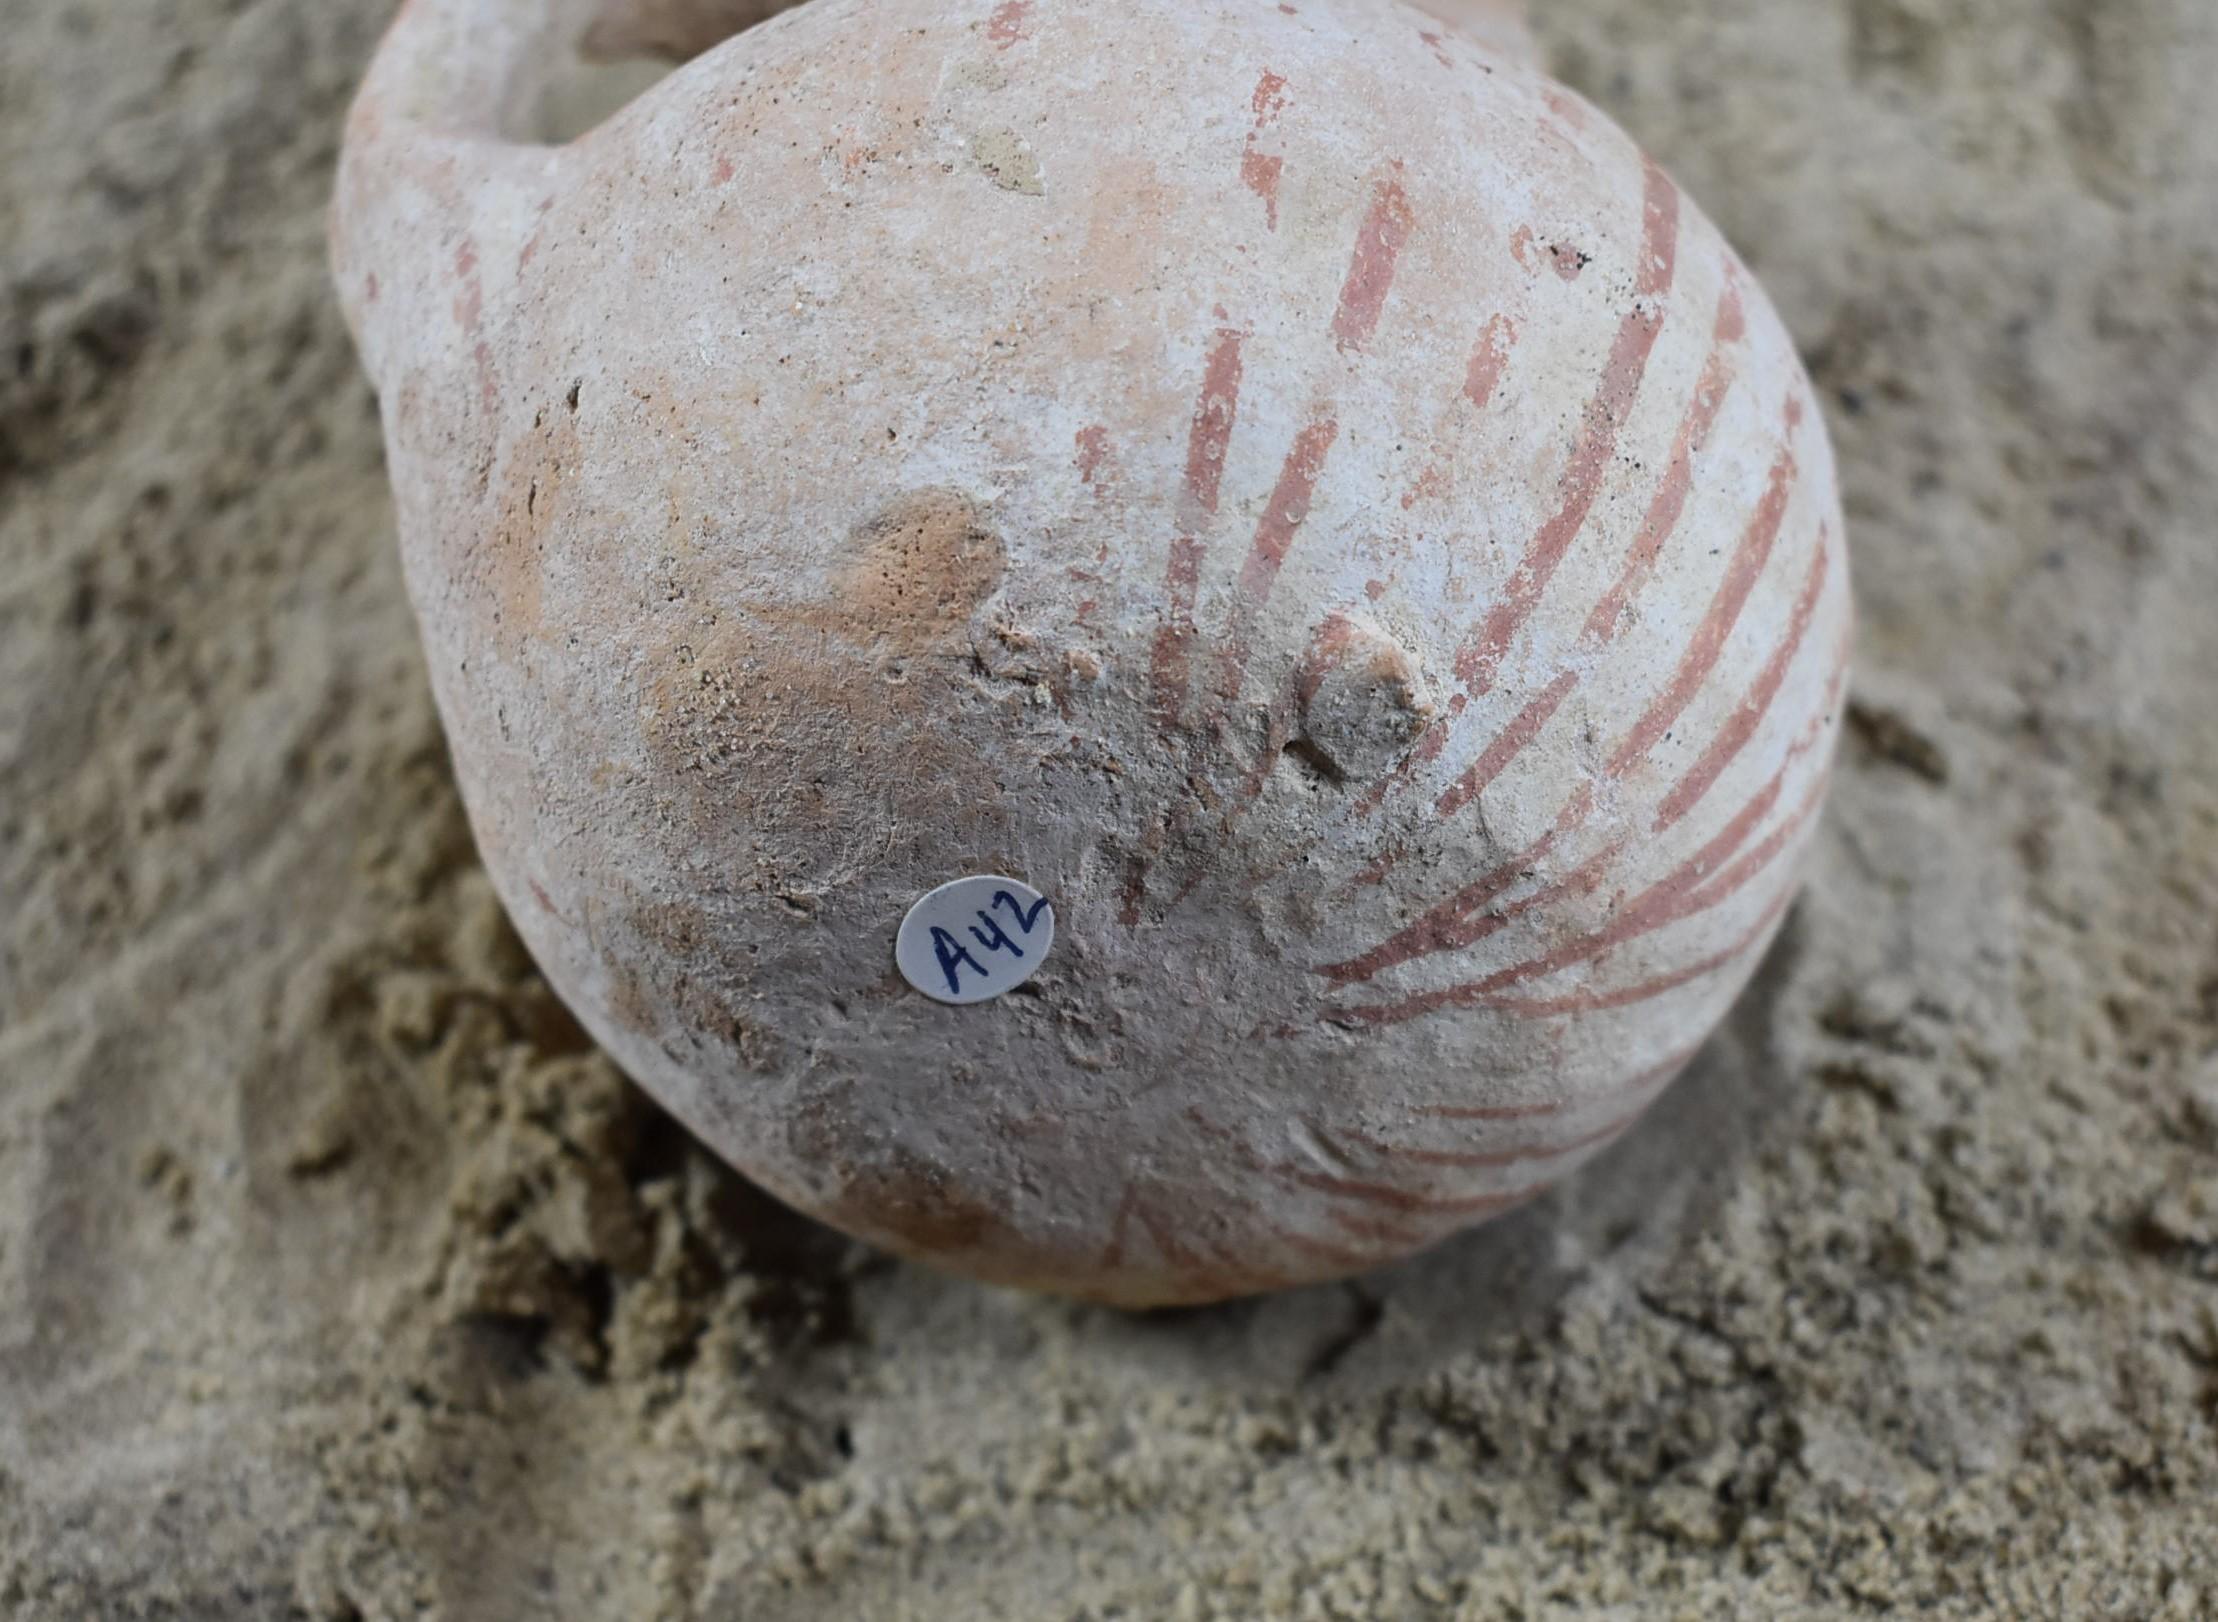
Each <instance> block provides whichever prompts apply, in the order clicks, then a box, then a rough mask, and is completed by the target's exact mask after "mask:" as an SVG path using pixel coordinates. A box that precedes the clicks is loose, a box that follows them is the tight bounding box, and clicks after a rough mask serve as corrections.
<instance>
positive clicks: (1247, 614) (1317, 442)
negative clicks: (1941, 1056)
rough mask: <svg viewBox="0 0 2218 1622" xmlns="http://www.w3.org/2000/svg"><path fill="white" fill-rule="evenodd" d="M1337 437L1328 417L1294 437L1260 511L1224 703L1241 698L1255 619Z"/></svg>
mask: <svg viewBox="0 0 2218 1622" xmlns="http://www.w3.org/2000/svg"><path fill="white" fill-rule="evenodd" d="M1339 437H1340V425H1339V423H1337V422H1335V421H1333V420H1332V419H1331V418H1329V417H1328V418H1326V419H1325V420H1324V421H1322V422H1313V423H1311V424H1310V425H1309V426H1308V427H1307V428H1304V429H1303V430H1302V431H1301V432H1300V433H1299V434H1297V435H1295V436H1294V445H1293V448H1292V449H1291V450H1289V451H1288V452H1287V453H1286V465H1285V466H1284V467H1283V468H1281V469H1280V470H1279V477H1278V487H1277V488H1276V489H1275V490H1273V491H1272V492H1271V500H1270V504H1269V505H1268V506H1267V507H1265V508H1264V509H1263V517H1262V520H1261V522H1259V523H1258V524H1257V525H1256V527H1255V542H1254V544H1253V545H1252V546H1251V547H1250V548H1249V550H1248V561H1247V564H1246V566H1245V567H1244V568H1242V569H1241V571H1240V597H1239V604H1238V607H1237V608H1236V609H1235V610H1234V618H1233V625H1232V629H1231V630H1230V632H1229V633H1228V634H1227V635H1226V638H1225V648H1224V659H1223V663H1222V666H1221V667H1220V670H1219V673H1218V681H1217V693H1218V698H1219V701H1220V702H1222V703H1228V704H1229V703H1230V702H1231V701H1232V700H1233V699H1235V698H1237V697H1238V696H1239V694H1240V684H1241V681H1242V680H1243V679H1244V677H1245V676H1246V673H1247V666H1248V649H1249V645H1250V643H1251V642H1252V640H1253V638H1254V634H1255V621H1256V619H1257V617H1258V616H1259V615H1260V614H1261V613H1262V611H1263V608H1264V606H1265V605H1266V604H1267V603H1269V601H1270V600H1271V589H1272V587H1274V586H1275V585H1276V584H1277V583H1278V575H1279V570H1280V569H1281V568H1282V567H1284V565H1285V563H1286V554H1287V553H1288V552H1290V551H1291V550H1293V546H1294V538H1295V537H1296V536H1297V535H1299V534H1300V533H1301V528H1302V525H1303V524H1305V523H1307V522H1308V521H1309V508H1310V503H1311V501H1312V500H1313V499H1314V498H1315V496H1316V494H1317V481H1318V479H1319V478H1321V477H1322V476H1323V475H1324V471H1325V460H1326V458H1327V457H1329V456H1330V455H1331V454H1332V447H1333V442H1334V441H1335V440H1337V439H1338V438H1339Z"/></svg>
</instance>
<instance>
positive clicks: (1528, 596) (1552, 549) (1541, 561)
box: [1456, 160, 1679, 692]
mask: <svg viewBox="0 0 2218 1622" xmlns="http://www.w3.org/2000/svg"><path fill="white" fill-rule="evenodd" d="M1642 219H1643V229H1642V233H1641V249H1640V265H1639V288H1638V297H1637V299H1636V301H1635V303H1634V305H1633V308H1632V309H1630V310H1629V311H1627V312H1626V314H1625V316H1624V318H1623V319H1622V320H1621V321H1620V322H1619V324H1618V329H1617V338H1616V341H1615V342H1614V343H1613V344H1612V345H1611V346H1610V357H1609V361H1608V363H1607V364H1606V365H1605V366H1604V367H1603V369H1602V379H1601V382H1600V384H1599V385H1598V386H1597V388H1596V389H1595V393H1594V398H1593V399H1591V400H1590V401H1588V402H1587V407H1586V410H1585V412H1584V414H1583V415H1582V417H1581V425H1580V429H1579V436H1578V440H1577V442H1576V443H1575V444H1574V446H1573V448H1572V452H1571V461H1570V464H1569V465H1568V466H1567V467H1566V468H1565V469H1564V474H1563V479H1562V483H1561V486H1560V489H1559V491H1558V502H1559V504H1558V506H1557V509H1556V511H1555V513H1554V515H1553V516H1552V517H1550V518H1549V520H1548V521H1547V522H1546V523H1545V524H1543V525H1542V526H1541V527H1540V532H1539V533H1538V534H1536V535H1535V536H1534V537H1533V539H1532V542H1531V544H1530V545H1528V546H1527V547H1526V549H1525V555H1524V556H1523V557H1522V558H1520V559H1519V560H1518V564H1517V568H1516V570H1515V571H1514V572H1513V573H1512V574H1511V576H1510V578H1509V581H1508V583H1507V584H1506V585H1505V586H1504V587H1503V589H1502V594H1501V598H1500V600H1499V601H1498V602H1497V603H1496V604H1495V606H1494V609H1493V611H1492V612H1491V613H1489V614H1488V615H1487V616H1486V618H1485V620H1484V621H1482V622H1481V624H1480V626H1479V629H1478V631H1477V632H1476V634H1475V635H1474V636H1473V637H1472V638H1471V640H1470V641H1469V642H1467V643H1466V644H1465V645H1464V647H1463V648H1462V649H1461V651H1459V653H1458V654H1457V656H1456V675H1457V678H1458V679H1459V680H1461V681H1462V682H1463V684H1464V685H1465V686H1466V687H1467V688H1469V689H1471V690H1472V691H1473V692H1484V691H1485V690H1486V689H1487V688H1488V687H1489V686H1491V685H1492V684H1493V680H1494V676H1495V673H1496V672H1497V671H1498V670H1499V669H1500V667H1501V662H1502V659H1503V656H1504V655H1505V654H1506V653H1507V652H1508V651H1509V645H1510V643H1511V641H1512V640H1513V639H1514V638H1515V637H1516V635H1517V633H1518V632H1519V631H1520V630H1521V629H1523V627H1524V625H1525V622H1526V621H1527V620H1528V619H1530V618H1531V617H1532V613H1533V610H1534V609H1535V608H1537V607H1538V606H1539V604H1540V596H1541V593H1542V592H1543V591H1545V590H1546V589H1547V586H1548V582H1549V581H1550V580H1551V579H1552V578H1553V577H1554V575H1555V572H1556V566H1557V565H1558V564H1560V563H1561V562H1562V561H1563V558H1564V554H1565V553H1566V552H1568V551H1570V549H1571V543H1572V542H1573V541H1574V540H1576V539H1577V538H1578V535H1579V532H1580V530H1582V529H1584V528H1585V527H1586V521H1587V516H1588V514H1589V513H1591V512H1592V511H1593V510H1594V503H1595V501H1596V500H1597V499H1598V498H1599V497H1600V496H1601V493H1602V483H1603V479H1604V476H1605V475H1606V474H1607V473H1608V472H1609V467H1610V463H1611V460H1612V459H1613V458H1614V457H1615V456H1616V454H1617V439H1618V435H1619V433H1620V432H1621V431H1622V430H1623V428H1624V426H1625V421H1626V419H1627V418H1628V417H1629V416H1630V415H1631V414H1632V409H1633V401H1634V399H1635V398H1636V397H1637V396H1638V395H1639V393H1640V385H1641V381H1642V379H1643V378H1644V377H1645V376H1646V375H1647V372H1648V361H1649V357H1650V356H1651V355H1652V354H1653V353H1654V352H1655V347H1656V338H1657V335H1658V334H1659V333H1661V332H1662V331H1663V322H1664V308H1663V299H1664V296H1665V294H1667V293H1668V292H1669V291H1670V288H1671V285H1672V279H1673V276H1674V273H1675V271H1676V268H1677V263H1678V244H1679V191H1678V188H1677V187H1676V186H1674V185H1672V183H1671V180H1670V177H1669V176H1667V175H1666V174H1665V173H1664V172H1663V170H1662V169H1661V168H1659V167H1657V165H1656V164H1655V163H1654V161H1653V160H1651V161H1650V162H1649V163H1648V166H1647V183H1646V196H1645V199H1644V203H1643V208H1642Z"/></svg>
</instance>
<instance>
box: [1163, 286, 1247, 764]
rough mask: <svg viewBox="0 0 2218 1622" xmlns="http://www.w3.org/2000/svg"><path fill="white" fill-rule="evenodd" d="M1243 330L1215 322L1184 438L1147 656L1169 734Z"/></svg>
mask: <svg viewBox="0 0 2218 1622" xmlns="http://www.w3.org/2000/svg"><path fill="white" fill-rule="evenodd" d="M1246 341H1247V334H1246V333H1244V332H1240V331H1237V330H1235V329H1233V328H1231V327H1220V328H1219V329H1218V331H1217V342H1216V346H1215V347H1214V348H1213V349H1211V351H1210V353H1209V360H1208V364H1207V367H1206V368H1205V370H1204V372H1203V374H1202V384H1201V394H1200V396H1199V397H1198V398H1197V399H1196V400H1195V402H1194V417H1193V423H1192V425H1191V427H1190V428H1189V429H1188V431H1187V436H1186V481H1185V485H1184V488H1183V490H1182V492H1181V495H1180V501H1179V507H1180V528H1181V531H1182V532H1181V533H1180V534H1178V535H1176V536H1174V537H1173V538H1172V540H1171V551H1170V561H1169V562H1168V563H1167V564H1166V565H1165V567H1164V581H1163V594H1164V596H1165V598H1166V599H1168V607H1167V610H1166V614H1165V618H1164V622H1163V626H1162V629H1161V630H1159V631H1158V632H1157V633H1156V637H1155V649H1154V654H1153V657H1152V659H1151V661H1150V670H1151V677H1152V692H1153V702H1152V705H1151V707H1152V709H1153V710H1154V713H1155V723H1156V726H1157V728H1158V729H1159V730H1161V731H1163V732H1166V733H1167V732H1169V731H1171V730H1172V729H1173V728H1175V727H1176V726H1177V724H1178V718H1179V713H1180V711H1181V710H1182V709H1183V708H1184V707H1185V701H1186V686H1187V680H1188V674H1187V672H1188V665H1189V663H1190V661H1191V657H1192V649H1193V642H1194V600H1195V596H1196V594H1197V592H1198V590H1199V587H1200V580H1201V561H1202V547H1201V542H1200V540H1199V539H1197V538H1196V535H1195V532H1196V531H1197V530H1199V529H1200V528H1201V527H1202V525H1203V523H1204V521H1205V520H1207V519H1209V518H1211V517H1213V516H1215V514H1216V511H1217V497H1218V493H1219V490H1220V488H1221V487H1222V485H1223V481H1224V468H1225V454H1226V452H1227V450H1228V449H1229V448H1230V446H1231V443H1232V429H1233V425H1234V424H1235V423H1236V422H1237V421H1238V420H1239V415H1240V383H1241V377H1242V370H1243V363H1242V357H1241V346H1242V345H1243V344H1244V343H1245V342H1246Z"/></svg>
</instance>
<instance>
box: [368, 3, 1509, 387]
mask: <svg viewBox="0 0 2218 1622" xmlns="http://www.w3.org/2000/svg"><path fill="white" fill-rule="evenodd" d="M795 3H797V0H406V3H405V4H404V5H403V6H402V7H401V10H400V13H399V15H398V16H397V17H395V19H394V21H393V24H392V27H391V28H390V29H389V30H388V32H387V34H386V37H385V40H384V43H383V44H382V45H381V46H380V47H379V48H378V52H377V55H376V58H375V60H374V61H373V62H372V64H371V67H370V71H369V74H368V77H367V78H366V79H365V80H364V82H363V85H362V89H361V92H360V94H359V95H358V96H357V97H356V99H355V103H354V108H353V111H352V113H351V114H350V116H349V118H348V122H347V132H346V142H345V148H344V151H343V153H342V155H341V158H340V165H339V179H338V186H337V190H336V192H335V194H334V197H333V203H332V212H331V254H332V263H333V268H334V271H335V273H336V275H337V278H338V284H339V290H340V302H341V305H342V307H343V309H344V310H345V312H346V316H347V321H348V324H349V326H350V327H351V328H352V329H353V331H354V334H355V339H356V343H357V345H358V347H359V348H360V350H361V353H362V358H363V363H364V365H365V367H366V368H367V369H368V371H369V374H370V377H371V379H372V380H373V381H374V382H376V383H377V384H378V386H379V387H380V388H383V387H384V386H385V385H386V383H387V382H388V381H389V379H390V378H391V376H392V362H393V359H394V353H395V347H396V342H397V338H396V334H395V332H394V331H393V330H391V328H392V327H393V326H394V325H395V324H396V323H397V322H398V321H399V320H400V319H401V318H400V317H399V316H396V315H395V314H394V313H393V312H409V318H410V319H412V320H414V321H417V322H420V321H422V320H423V319H426V317H425V316H424V312H426V311H431V312H435V313H433V314H432V315H431V316H430V317H429V318H428V319H431V320H435V321H436V320H442V319H446V317H445V316H443V315H441V314H438V313H436V312H438V311H439V310H440V308H441V304H440V301H439V300H438V299H437V298H436V297H434V295H435V294H436V292H437V291H438V284H440V283H443V282H452V281H454V280H455V279H456V276H455V273H454V268H453V267H454V266H455V265H456V264H457V263H458V262H459V263H462V264H465V265H466V266H467V267H468V268H467V272H466V273H465V274H463V275H462V276H461V277H460V279H461V281H463V282H464V283H465V284H466V288H465V291H464V292H463V294H462V295H461V298H460V307H459V310H458V311H457V312H456V313H455V316H454V319H455V320H456V321H457V323H458V324H459V325H460V326H462V327H470V326H473V325H474V324H475V322H476V320H478V319H482V318H483V316H484V315H485V313H486V312H488V311H493V310H497V309H499V308H500V307H501V306H502V305H503V304H504V303H505V302H506V299H507V296H508V294H509V292H510V290H511V288H512V286H513V283H514V279H515V277H516V275H517V274H518V266H519V258H520V253H519V251H520V250H521V249H522V248H523V246H524V244H525V243H526V242H528V241H529V240H530V238H531V235H532V233H533V231H534V230H535V229H536V228H537V224H538V214H539V207H540V203H541V201H542V200H543V199H544V198H546V197H547V196H549V195H553V194H559V193H560V191H561V190H562V189H563V187H564V186H565V184H566V181H567V173H566V171H567V170H568V169H569V167H570V165H571V164H572V163H573V162H574V161H575V155H574V154H573V153H572V152H571V151H570V149H568V148H566V147H561V146H546V145H541V144H536V143H534V142H531V141H527V140H523V139H520V138H519V132H521V131H523V130H526V129H530V128H533V127H535V125H536V122H537V119H536V113H537V110H538V107H539V105H540V103H541V102H542V100H543V98H544V95H545V92H546V90H547V88H548V85H549V82H550V80H551V78H552V76H553V74H554V72H555V70H556V69H557V68H558V67H559V66H560V65H561V64H562V63H563V62H564V60H565V59H566V58H567V57H569V56H570V55H572V54H573V53H575V52H578V51H581V50H582V51H584V52H585V53H587V54H589V55H593V56H599V57H609V58H613V57H621V56H636V55H663V56H672V57H680V58H683V57H690V56H694V55H698V54H699V53H700V52H702V51H704V50H707V49H708V48H709V47H711V46H713V45H715V44H717V43H719V42H720V41H722V40H724V39H727V38H729V37H730V36H732V35H733V34H735V33H738V32H740V31H741V30H743V29H746V28H749V27H752V26H753V25H754V24H756V23H758V22H761V21H763V20H764V19H766V18H768V17H771V16H774V15H776V14H777V13H778V12H781V11H784V10H787V9H789V7H791V6H792V5H794V4H795ZM1049 3H1065V4H1101V3H1105V0H1049ZM1392 3H1394V0H1382V4H1392ZM1421 9H1422V10H1423V11H1424V12H1426V13H1427V14H1429V15H1431V16H1434V17H1437V18H1439V19H1440V20H1441V21H1443V22H1445V23H1447V24H1449V25H1450V26H1452V27H1455V28H1457V29H1459V30H1461V31H1463V32H1466V33H1468V34H1470V35H1471V36H1472V37H1474V38H1476V39H1478V40H1479V41H1480V42H1481V43H1483V44H1486V45H1488V46H1490V47H1491V48H1493V49H1495V50H1498V51H1501V52H1503V53H1505V54H1508V55H1511V56H1514V57H1517V58H1519V59H1521V60H1526V61H1530V60H1532V58H1533V55H1534V53H1533V50H1532V42H1531V38H1530V36H1529V35H1528V34H1527V32H1526V30H1525V23H1524V14H1525V0H1424V3H1423V5H1422V8H1421ZM426 336H427V335H425V334H424V333H422V332H421V331H411V332H409V333H408V335H407V342H408V344H409V346H410V347H411V348H412V349H414V350H416V351H417V352H418V353H438V352H440V350H439V347H438V346H437V345H436V344H431V343H427V342H426ZM454 336H456V337H457V338H464V337H467V336H468V334H467V333H457V334H455V335H454ZM462 347H463V352H467V345H466V344H465V345H463V346H462ZM447 352H448V353H453V352H455V350H454V349H453V348H452V347H451V346H450V347H449V349H448V350H447Z"/></svg>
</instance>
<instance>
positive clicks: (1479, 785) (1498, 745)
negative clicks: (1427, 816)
mask: <svg viewBox="0 0 2218 1622" xmlns="http://www.w3.org/2000/svg"><path fill="white" fill-rule="evenodd" d="M1578 685H1579V673H1578V672H1577V671H1576V670H1566V671H1564V672H1563V673H1562V674H1560V675H1558V676H1557V677H1556V679H1555V680H1554V681H1552V682H1550V683H1549V684H1548V685H1547V686H1546V687H1545V688H1543V689H1542V690H1541V692H1540V695H1539V696H1538V697H1537V698H1535V699H1534V700H1533V701H1532V702H1531V703H1530V704H1528V705H1526V706H1525V708H1524V709H1523V710H1521V711H1520V712H1519V713H1518V716H1517V719H1516V720H1514V721H1512V722H1510V724H1509V725H1508V726H1506V727H1504V728H1503V729H1502V732H1501V735H1500V736H1499V737H1497V738H1496V739H1495V740H1494V741H1493V743H1491V744H1489V745H1488V746H1487V750H1486V753H1485V754H1483V755H1481V756H1479V758H1478V759H1477V760H1476V761H1474V762H1472V764H1471V769H1470V770H1469V771H1467V772H1465V773H1464V774H1463V775H1462V776H1461V777H1459V778H1457V779H1456V781H1455V784H1454V785H1453V786H1452V787H1451V788H1450V789H1449V790H1448V791H1447V793H1445V794H1443V795H1441V796H1440V799H1439V800H1438V802H1437V803H1435V805H1434V807H1433V809H1434V811H1435V812H1437V813H1438V814H1439V815H1440V816H1442V817H1452V816H1454V815H1455V814H1456V813H1457V812H1458V811H1461V810H1462V809H1463V808H1464V807H1465V806H1467V805H1469V804H1470V803H1471V802H1472V801H1473V800H1475V799H1477V798H1478V797H1479V796H1480V795H1481V794H1484V793H1485V792H1486V791H1487V788H1488V787H1489V786H1490V785H1491V784H1492V783H1493V782H1494V780H1495V779H1496V778H1497V777H1499V776H1501V775H1502V773H1503V772H1505V771H1507V770H1508V769H1509V765H1510V762H1512V761H1514V760H1515V759H1516V758H1517V757H1518V756H1519V755H1520V754H1522V753H1524V750H1525V746H1526V745H1527V744H1529V743H1531V742H1532V741H1533V739H1534V738H1536V737H1538V736H1539V734H1540V729H1541V728H1542V727H1544V726H1546V725H1547V724H1548V723H1549V722H1550V721H1551V720H1553V719H1554V718H1555V714H1556V711H1557V709H1558V708H1560V707H1561V706H1562V704H1563V701H1564V700H1565V699H1566V698H1569V697H1570V696H1571V689H1572V688H1574V687H1576V686H1578Z"/></svg>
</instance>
